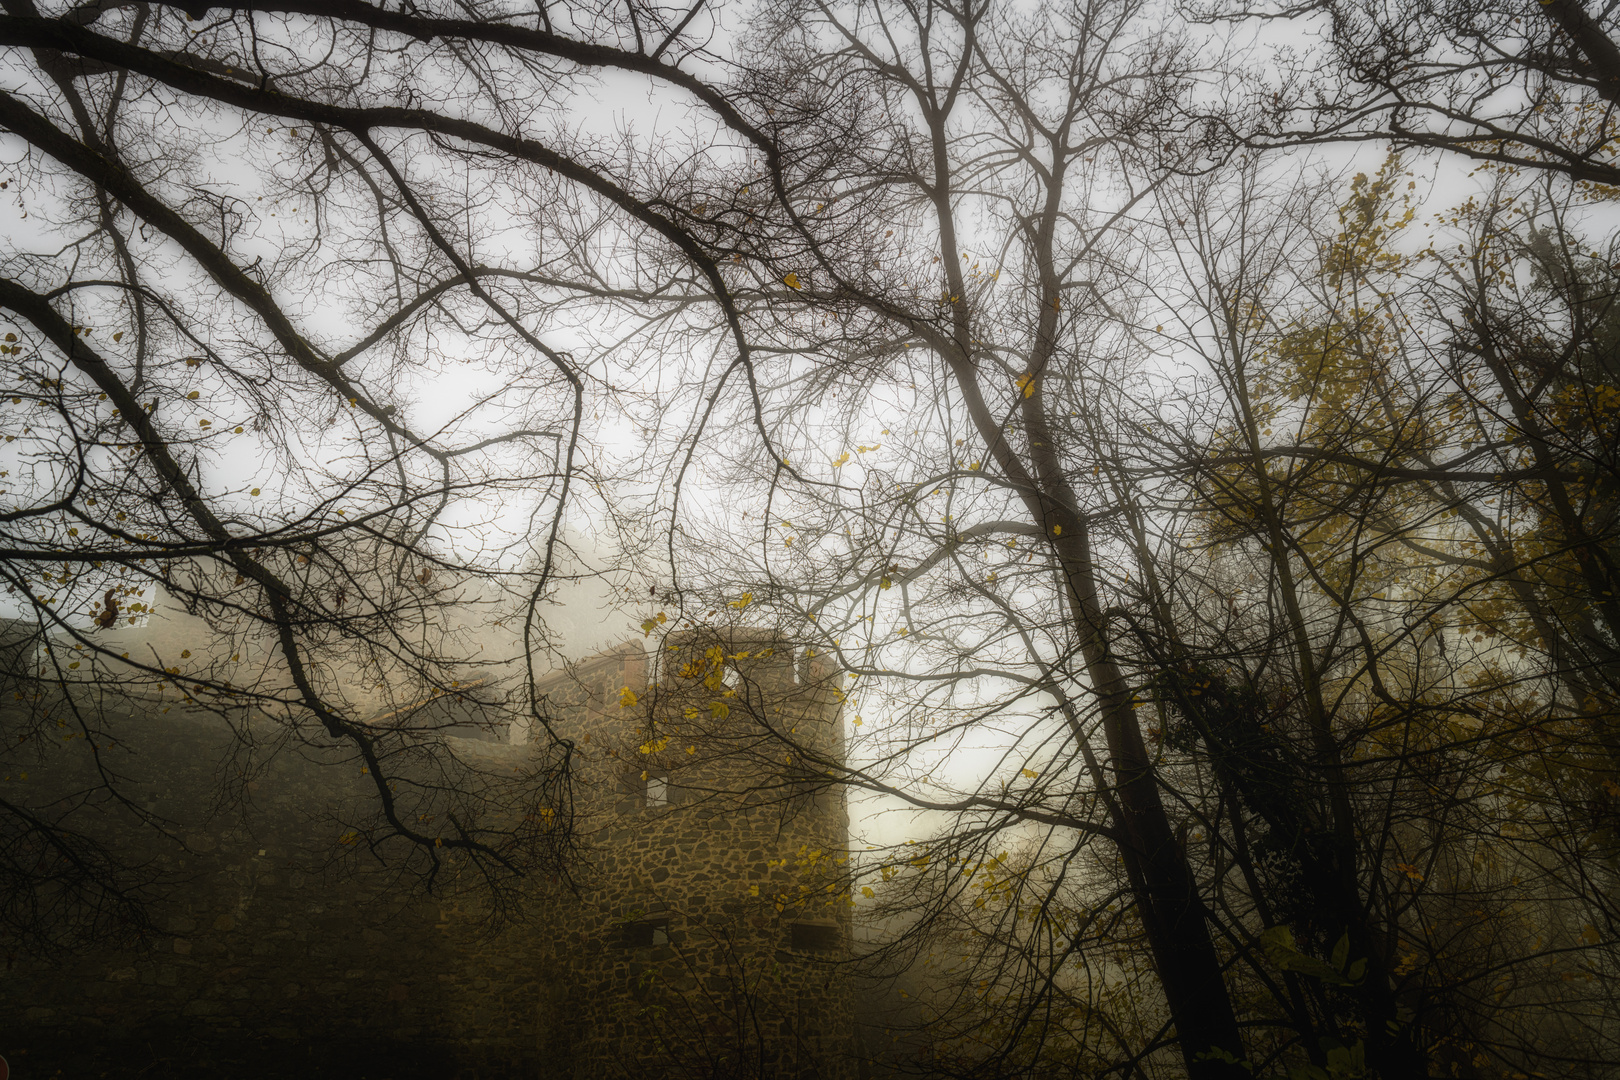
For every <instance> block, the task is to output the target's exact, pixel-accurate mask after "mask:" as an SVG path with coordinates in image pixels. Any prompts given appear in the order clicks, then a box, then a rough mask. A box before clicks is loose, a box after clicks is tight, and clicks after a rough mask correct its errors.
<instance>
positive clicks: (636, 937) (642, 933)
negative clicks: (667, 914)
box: [624, 919, 669, 949]
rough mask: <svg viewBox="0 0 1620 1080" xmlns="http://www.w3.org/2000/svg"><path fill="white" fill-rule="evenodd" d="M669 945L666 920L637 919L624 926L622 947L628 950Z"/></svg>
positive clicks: (667, 921)
mask: <svg viewBox="0 0 1620 1080" xmlns="http://www.w3.org/2000/svg"><path fill="white" fill-rule="evenodd" d="M668 944H669V920H668V919H638V920H636V921H635V922H631V923H625V924H624V945H625V947H626V948H629V949H646V948H651V947H652V946H654V945H668Z"/></svg>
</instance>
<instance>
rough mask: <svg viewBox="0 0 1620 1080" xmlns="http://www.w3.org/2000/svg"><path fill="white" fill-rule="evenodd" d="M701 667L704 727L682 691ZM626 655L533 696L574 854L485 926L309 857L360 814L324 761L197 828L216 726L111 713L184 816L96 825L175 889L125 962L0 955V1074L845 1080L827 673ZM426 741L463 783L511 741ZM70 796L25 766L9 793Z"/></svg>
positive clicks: (61, 784)
mask: <svg viewBox="0 0 1620 1080" xmlns="http://www.w3.org/2000/svg"><path fill="white" fill-rule="evenodd" d="M716 650H719V651H720V654H721V655H723V656H724V657H725V658H726V678H727V680H728V686H729V687H730V689H732V690H733V691H734V693H733V694H732V695H731V696H730V699H729V700H730V701H731V703H732V704H731V706H730V708H729V712H727V711H726V710H713V709H710V708H705V707H703V706H705V705H706V704H707V702H708V701H709V699H711V698H712V697H713V696H714V695H713V694H712V693H705V692H703V690H702V688H701V687H700V685H699V684H698V682H697V680H696V679H694V678H691V677H690V676H692V675H693V674H694V673H698V672H701V671H702V670H703V668H704V664H705V659H704V658H705V657H710V658H712V657H714V656H715V655H716ZM654 655H657V656H658V657H659V658H658V660H657V661H656V663H657V666H658V677H657V678H656V679H654V680H653V681H652V682H651V684H649V680H648V676H647V666H648V665H647V653H646V652H645V651H644V650H643V649H642V647H641V646H640V645H639V644H634V645H628V646H626V647H624V648H621V649H619V650H617V651H614V652H611V653H607V654H604V655H601V656H598V657H596V658H594V659H593V660H590V661H587V662H585V663H584V664H581V665H579V666H578V667H577V668H576V669H575V670H573V671H572V672H570V673H569V674H568V675H567V676H559V677H557V678H556V679H554V680H552V681H551V683H549V684H548V685H547V686H546V687H544V690H545V692H546V693H547V695H548V699H549V702H550V707H551V712H552V714H553V715H554V716H555V717H556V724H557V730H558V733H559V734H562V735H564V736H565V737H567V738H571V739H573V740H574V741H575V742H576V744H577V745H578V747H579V749H580V750H581V752H582V754H583V760H584V766H583V771H582V772H581V774H580V781H579V792H580V801H579V822H580V825H581V828H582V830H583V840H584V845H583V849H582V854H581V858H580V865H579V869H578V874H577V875H576V880H575V882H574V889H570V888H568V887H565V886H564V885H563V884H562V883H559V882H557V881H532V882H529V883H528V884H527V885H526V888H528V889H530V890H533V891H532V892H531V894H530V899H532V900H533V905H532V910H533V911H534V912H535V913H536V914H535V915H534V916H533V917H532V918H530V919H529V920H527V921H525V922H523V923H520V924H515V925H511V926H508V927H507V928H505V929H504V930H502V931H501V932H500V933H498V934H497V935H495V936H488V935H486V934H482V933H480V931H479V927H480V926H482V925H484V921H485V920H484V919H483V917H482V916H483V915H484V914H486V913H485V912H482V911H479V910H474V909H472V908H470V907H462V906H458V905H457V904H455V903H441V902H439V901H436V900H434V899H433V898H431V897H429V898H427V899H420V898H418V899H414V900H409V901H401V900H400V899H399V897H400V895H401V886H400V883H399V882H398V881H397V880H395V879H393V878H391V877H390V876H389V874H388V872H387V871H386V870H385V869H380V868H376V867H374V866H368V865H367V863H366V861H365V860H364V859H358V860H357V859H354V858H347V859H337V858H334V843H335V839H334V825H333V822H334V821H337V820H341V819H342V818H343V817H344V808H345V806H348V805H353V804H356V803H357V802H358V801H359V800H363V799H364V798H365V797H366V789H365V786H364V781H363V778H361V777H358V776H356V775H355V770H354V769H352V768H344V767H335V762H334V761H333V760H330V759H331V758H332V756H333V754H334V753H336V752H335V751H326V750H323V749H321V748H319V747H314V746H305V747H300V748H297V751H296V752H292V751H290V750H287V751H284V752H281V753H278V754H277V755H276V756H275V757H274V759H273V760H272V761H271V763H270V764H269V766H268V767H266V768H265V769H264V770H263V771H261V772H256V773H255V774H254V779H253V780H251V781H250V782H248V785H247V786H248V787H249V788H250V789H251V790H249V791H247V792H246V793H245V795H246V797H245V799H244V801H243V802H242V805H241V807H240V808H233V809H231V810H230V811H229V812H224V813H216V814H211V813H210V809H209V808H210V805H211V804H210V801H209V800H211V799H214V798H216V797H217V794H218V791H219V788H220V783H219V778H220V775H221V769H223V768H226V767H228V765H229V762H230V761H231V759H232V752H233V751H232V747H233V746H234V745H235V743H234V742H233V739H232V736H231V733H230V731H229V730H228V728H226V727H225V726H224V725H223V724H222V723H221V722H220V720H219V718H218V717H217V716H205V715H203V714H200V713H187V712H183V711H181V710H179V709H176V710H174V711H172V712H170V713H169V714H167V715H156V710H153V712H154V715H151V716H141V717H139V718H138V723H136V724H134V725H132V726H133V727H134V728H135V729H136V730H135V732H134V734H132V735H131V737H130V741H131V743H133V744H135V745H134V750H135V753H134V754H133V755H132V756H131V759H130V760H132V761H133V762H135V763H136V765H135V766H134V767H133V770H132V771H131V770H126V772H127V773H128V780H127V782H126V783H125V784H124V785H123V789H124V790H126V791H127V792H129V793H130V794H131V795H132V796H133V797H134V798H135V799H137V800H140V801H141V803H142V804H143V805H144V806H145V807H146V808H147V809H148V810H151V811H153V812H155V813H157V814H159V815H161V816H162V817H164V818H167V819H169V820H173V821H177V822H183V823H186V824H185V825H184V826H183V832H182V833H181V834H180V835H179V836H177V837H175V838H174V839H177V840H180V841H183V847H182V846H181V845H180V844H176V843H173V842H171V841H169V840H164V839H163V838H161V837H159V836H157V835H156V834H155V833H153V832H152V831H151V830H150V829H149V828H146V829H145V831H144V832H143V831H142V827H140V826H137V825H136V824H134V823H133V820H132V819H131V818H130V817H129V816H128V815H127V814H124V815H121V814H119V813H118V812H117V809H116V807H110V808H108V809H107V810H106V811H105V813H104V818H103V821H102V824H103V825H104V826H105V827H106V829H107V830H109V831H111V832H116V831H117V830H124V832H125V835H123V836H118V837H115V839H116V840H117V842H118V843H119V845H120V846H121V847H122V848H123V849H124V850H126V851H127V850H150V852H151V856H150V858H151V859H152V860H153V862H154V865H156V866H158V867H160V868H162V869H163V870H164V871H165V872H166V873H168V874H169V876H170V878H171V879H172V880H177V881H179V882H180V884H179V886H178V887H176V888H175V889H173V890H172V891H171V893H170V895H169V896H167V897H166V898H165V899H163V900H162V901H161V902H160V903H159V904H158V905H157V907H156V909H155V914H156V921H157V925H158V928H159V929H160V931H161V933H160V934H159V935H157V936H155V937H153V938H150V939H149V940H147V941H146V942H144V943H143V944H142V945H141V947H139V948H133V949H129V950H125V951H111V950H99V951H92V952H89V953H83V954H79V955H72V956H67V957H60V956H58V957H54V958H52V959H49V960H42V959H38V958H30V957H28V956H26V955H21V954H18V953H17V952H16V951H15V950H13V951H11V952H10V953H9V954H8V955H6V956H4V957H3V958H0V959H3V963H4V965H5V967H4V972H3V976H0V1055H4V1056H5V1057H7V1058H8V1059H9V1060H10V1062H11V1065H12V1070H13V1072H12V1074H13V1076H17V1077H32V1076H41V1077H48V1076H52V1075H61V1076H64V1077H71V1076H89V1077H113V1078H116V1077H120V1076H136V1075H140V1076H145V1077H157V1076H192V1075H195V1076H204V1075H207V1076H216V1075H230V1076H289V1077H290V1076H301V1077H302V1076H327V1075H331V1076H337V1075H342V1076H345V1077H354V1078H359V1077H375V1078H379V1080H382V1078H393V1080H402V1078H406V1077H417V1076H421V1077H428V1076H433V1077H453V1076H462V1077H485V1076H487V1077H495V1076H499V1077H514V1078H515V1077H559V1078H561V1077H569V1078H573V1077H579V1078H586V1077H590V1078H597V1077H614V1076H625V1077H631V1076H633V1077H636V1078H638V1080H640V1078H644V1077H676V1076H681V1077H699V1076H702V1077H724V1076H739V1077H740V1076H749V1077H764V1076H772V1077H784V1078H801V1077H802V1078H809V1077H818V1078H828V1080H842V1078H845V1077H853V1076H854V1075H856V1065H855V1053H854V1046H853V1041H854V1034H853V1026H854V1021H853V1016H852V1007H851V998H850V985H849V976H848V974H847V972H846V970H845V965H844V963H843V962H842V961H844V960H845V959H846V958H847V955H848V949H849V930H850V928H849V920H848V915H847V912H848V906H847V901H846V899H845V896H844V893H843V891H842V886H841V884H840V880H839V869H840V867H841V866H842V864H843V861H844V860H845V859H846V858H847V853H846V852H845V847H846V845H847V835H848V819H847V816H846V812H845V809H844V805H843V800H842V796H841V795H840V794H839V792H838V790H837V789H836V788H833V787H830V786H829V785H827V784H826V783H825V782H824V778H825V771H824V770H820V771H818V770H816V769H814V768H811V767H810V766H811V765H812V764H813V763H814V759H816V758H818V757H820V759H821V760H822V761H823V762H825V761H836V760H841V755H842V748H843V735H842V727H841V724H842V718H841V713H840V709H839V706H838V700H839V695H838V694H837V691H836V686H835V685H834V684H835V683H836V679H837V673H836V672H835V671H834V670H833V669H832V668H831V666H830V665H828V664H826V663H825V662H824V661H822V660H821V659H820V658H816V657H813V656H802V655H795V654H794V653H793V651H792V650H791V649H788V648H786V647H783V646H781V645H780V644H779V643H775V642H772V641H771V640H769V639H768V638H766V637H763V636H759V635H755V636H753V637H749V636H746V635H743V636H739V635H735V634H733V635H730V636H729V637H727V638H724V639H722V638H719V637H714V636H709V637H703V636H698V635H689V636H687V637H686V638H683V639H673V638H672V639H670V642H668V643H666V644H665V646H663V648H662V651H661V653H655V654H654ZM710 671H711V673H712V669H710ZM683 673H684V675H685V676H686V677H683ZM626 689H629V690H631V693H632V695H633V696H634V697H635V698H636V702H635V705H634V707H627V706H626V705H625V702H626V701H627V700H628V698H627V697H626V695H625V694H624V691H625V690H626ZM717 711H718V712H727V714H726V715H723V716H717V715H716V712H717ZM660 740H662V741H660ZM453 746H454V747H455V752H456V753H457V754H458V755H459V756H461V757H463V758H464V759H465V760H466V761H467V762H469V763H471V764H473V765H475V766H477V765H483V766H487V767H491V768H504V767H506V765H507V762H512V763H514V764H515V766H520V765H521V763H522V761H523V760H524V759H525V757H526V756H527V755H530V754H532V753H533V748H532V746H531V745H522V744H513V743H512V742H511V741H504V742H498V741H487V740H480V739H456V740H454V741H453ZM795 751H797V754H796V753H795ZM82 780H83V778H82V777H78V776H75V775H72V773H71V771H69V770H62V771H57V772H53V771H52V769H51V764H50V762H48V761H47V762H45V763H43V764H41V765H39V766H37V767H36V769H35V770H34V773H33V774H32V775H31V776H30V778H29V780H28V781H27V784H28V785H29V788H30V789H31V790H30V791H29V793H28V794H29V796H30V797H32V798H34V799H36V800H37V799H39V798H40V797H41V792H46V793H63V794H65V793H68V792H70V791H72V790H74V789H75V785H76V784H80V783H82ZM13 783H15V782H13ZM142 845H146V847H145V848H143V847H142ZM58 1070H60V1073H58Z"/></svg>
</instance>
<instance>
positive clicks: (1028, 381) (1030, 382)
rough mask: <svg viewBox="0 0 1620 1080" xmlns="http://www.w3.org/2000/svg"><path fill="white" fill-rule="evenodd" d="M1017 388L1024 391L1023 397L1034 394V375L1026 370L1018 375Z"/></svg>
mask: <svg viewBox="0 0 1620 1080" xmlns="http://www.w3.org/2000/svg"><path fill="white" fill-rule="evenodd" d="M1018 389H1020V390H1022V391H1023V392H1024V396H1025V397H1034V396H1035V376H1034V375H1033V374H1030V373H1028V372H1026V373H1025V374H1023V375H1020V376H1018Z"/></svg>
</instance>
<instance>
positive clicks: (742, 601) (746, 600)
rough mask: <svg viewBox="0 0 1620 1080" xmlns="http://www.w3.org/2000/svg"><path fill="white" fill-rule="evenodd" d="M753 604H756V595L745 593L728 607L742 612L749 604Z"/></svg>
mask: <svg viewBox="0 0 1620 1080" xmlns="http://www.w3.org/2000/svg"><path fill="white" fill-rule="evenodd" d="M753 602H754V594H753V593H751V592H745V593H743V594H742V595H741V596H739V597H738V598H737V599H735V600H733V601H732V602H731V603H729V604H727V605H726V606H727V607H733V608H736V609H737V610H738V611H741V610H742V609H743V608H745V607H747V606H748V605H749V604H751V603H753Z"/></svg>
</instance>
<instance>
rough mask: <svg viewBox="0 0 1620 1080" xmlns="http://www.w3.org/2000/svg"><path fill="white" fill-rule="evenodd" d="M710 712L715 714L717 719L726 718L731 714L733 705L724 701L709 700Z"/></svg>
mask: <svg viewBox="0 0 1620 1080" xmlns="http://www.w3.org/2000/svg"><path fill="white" fill-rule="evenodd" d="M709 712H710V713H712V714H713V716H714V718H715V719H716V720H724V719H725V718H726V717H728V716H730V715H731V706H730V705H727V704H726V703H725V702H723V701H711V702H709Z"/></svg>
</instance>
